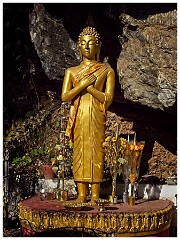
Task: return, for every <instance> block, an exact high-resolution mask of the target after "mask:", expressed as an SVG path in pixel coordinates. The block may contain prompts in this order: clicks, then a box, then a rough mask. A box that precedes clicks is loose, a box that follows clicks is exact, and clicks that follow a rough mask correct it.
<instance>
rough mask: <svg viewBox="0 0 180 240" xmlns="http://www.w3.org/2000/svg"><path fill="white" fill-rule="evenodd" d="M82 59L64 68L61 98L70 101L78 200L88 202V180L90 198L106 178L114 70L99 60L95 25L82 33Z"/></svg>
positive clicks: (69, 133) (80, 38) (70, 127)
mask: <svg viewBox="0 0 180 240" xmlns="http://www.w3.org/2000/svg"><path fill="white" fill-rule="evenodd" d="M78 45H79V49H80V54H81V63H80V65H78V66H75V67H71V68H68V69H67V70H66V72H65V76H64V81H63V87H62V95H61V97H62V101H65V102H68V101H71V108H70V116H69V121H68V125H67V129H66V136H69V137H70V139H71V140H72V142H73V143H74V150H73V151H74V152H73V176H74V181H75V182H77V187H78V198H77V200H76V201H77V202H83V203H84V202H87V199H86V192H87V187H88V183H90V184H91V202H95V201H96V200H97V199H98V198H99V192H100V183H101V182H102V181H103V171H104V149H103V142H104V139H105V122H106V113H107V109H108V107H109V105H110V104H111V103H112V101H113V97H114V88H115V73H114V70H113V69H112V68H111V67H110V66H109V65H108V64H106V63H100V62H99V54H100V47H101V41H100V36H99V34H98V33H97V31H96V29H95V28H92V27H86V28H84V29H83V32H82V33H81V34H80V35H79V39H78Z"/></svg>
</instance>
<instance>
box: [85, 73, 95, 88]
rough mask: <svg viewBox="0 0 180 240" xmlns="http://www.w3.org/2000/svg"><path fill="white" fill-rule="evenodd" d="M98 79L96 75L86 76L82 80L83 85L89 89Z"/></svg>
mask: <svg viewBox="0 0 180 240" xmlns="http://www.w3.org/2000/svg"><path fill="white" fill-rule="evenodd" d="M96 79H97V77H96V76H95V75H94V74H92V75H90V76H86V77H85V78H84V79H83V80H81V84H82V85H83V86H84V87H88V86H90V85H91V84H93V83H94V82H95V81H96Z"/></svg>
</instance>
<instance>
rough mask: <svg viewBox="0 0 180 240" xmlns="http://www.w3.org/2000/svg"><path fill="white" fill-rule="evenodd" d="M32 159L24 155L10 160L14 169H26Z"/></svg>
mask: <svg viewBox="0 0 180 240" xmlns="http://www.w3.org/2000/svg"><path fill="white" fill-rule="evenodd" d="M32 161H33V160H32V158H30V156H29V155H27V154H25V155H24V156H23V157H19V156H18V157H15V158H13V160H12V163H13V164H14V165H15V166H16V167H26V166H28V165H30V164H31V163H32Z"/></svg>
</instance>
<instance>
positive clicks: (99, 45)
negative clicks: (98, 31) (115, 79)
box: [96, 42, 101, 62]
mask: <svg viewBox="0 0 180 240" xmlns="http://www.w3.org/2000/svg"><path fill="white" fill-rule="evenodd" d="M100 51H101V42H100V43H99V44H98V45H97V53H96V61H97V62H98V61H99V59H100Z"/></svg>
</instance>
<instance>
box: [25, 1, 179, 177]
mask: <svg viewBox="0 0 180 240" xmlns="http://www.w3.org/2000/svg"><path fill="white" fill-rule="evenodd" d="M56 6H57V7H55V5H54V6H53V4H43V5H42V4H35V5H34V10H33V11H32V13H31V14H30V35H31V40H32V42H33V43H34V46H35V49H36V51H37V53H38V56H39V57H40V60H41V64H42V67H43V69H44V71H45V73H46V75H47V76H48V78H49V79H50V80H51V79H52V80H53V79H56V80H59V82H60V85H61V84H62V80H63V75H64V71H65V69H66V68H67V67H70V66H74V65H76V64H77V63H78V62H79V57H78V49H77V45H76V41H77V37H78V34H79V33H80V31H81V30H82V28H83V27H85V26H86V25H92V26H95V27H96V28H97V29H98V31H99V32H100V35H101V38H102V42H103V45H102V52H101V60H102V61H104V60H105V61H108V62H109V63H110V64H111V66H112V67H113V69H114V70H115V71H116V90H115V98H114V102H113V104H112V105H111V107H110V109H109V111H108V118H107V134H109V133H111V132H114V131H115V128H116V125H117V123H118V124H121V126H122V131H121V133H122V135H123V136H125V137H127V134H132V135H133V133H134V132H136V133H137V140H143V141H145V149H144V152H143V157H142V162H141V172H140V174H141V176H142V175H144V174H148V175H151V176H155V177H157V178H158V179H167V178H168V177H172V176H174V175H176V174H177V172H176V171H177V157H176V155H177V154H176V149H177V119H176V118H177V108H176V95H177V77H176V72H177V68H176V54H177V53H176V51H177V43H176V41H177V35H176V30H177V22H176V20H177V12H176V4H154V5H153V4H141V5H140V4H72V5H68V4H59V5H57V4H56ZM55 9H56V10H55ZM150 15H151V16H150Z"/></svg>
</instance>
